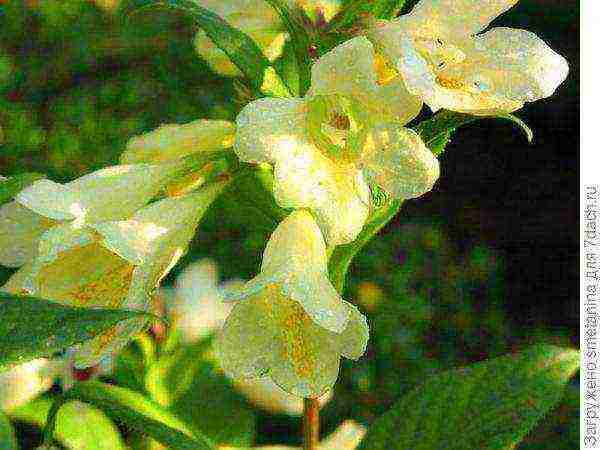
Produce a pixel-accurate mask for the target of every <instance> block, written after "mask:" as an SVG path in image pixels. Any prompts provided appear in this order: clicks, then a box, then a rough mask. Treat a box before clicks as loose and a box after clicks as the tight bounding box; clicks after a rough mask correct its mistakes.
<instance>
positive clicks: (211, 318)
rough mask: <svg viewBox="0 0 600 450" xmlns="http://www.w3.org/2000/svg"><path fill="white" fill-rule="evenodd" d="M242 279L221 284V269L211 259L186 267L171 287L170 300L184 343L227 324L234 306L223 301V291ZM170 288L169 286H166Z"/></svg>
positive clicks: (239, 282)
mask: <svg viewBox="0 0 600 450" xmlns="http://www.w3.org/2000/svg"><path fill="white" fill-rule="evenodd" d="M243 283H244V282H243V281H242V280H230V281H226V282H224V283H219V269H218V267H217V264H216V263H215V262H214V261H212V260H211V259H202V260H200V261H198V262H195V263H193V264H190V265H189V266H187V267H186V268H185V269H184V270H183V271H182V272H181V273H180V274H179V275H178V276H177V279H176V281H175V287H174V288H170V289H171V292H170V293H169V297H170V299H171V300H170V301H169V302H168V303H167V308H168V310H169V315H171V316H172V317H173V318H174V323H175V326H176V327H177V329H178V330H180V332H181V335H182V339H183V341H184V342H195V341H197V340H199V339H202V338H205V337H207V336H209V335H211V334H212V333H214V332H215V331H216V330H217V329H219V328H221V326H222V325H223V324H224V323H225V319H226V318H227V316H228V315H229V312H230V311H231V308H232V307H233V305H232V304H231V303H227V302H224V301H223V296H222V293H223V292H224V291H227V290H229V289H235V288H236V287H237V288H239V287H240V286H241V285H243ZM164 289H167V288H164Z"/></svg>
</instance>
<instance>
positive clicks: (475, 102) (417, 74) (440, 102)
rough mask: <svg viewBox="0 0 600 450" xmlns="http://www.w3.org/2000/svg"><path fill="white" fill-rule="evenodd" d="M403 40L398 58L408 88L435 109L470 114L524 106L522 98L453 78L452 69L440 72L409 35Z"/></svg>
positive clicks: (491, 113)
mask: <svg viewBox="0 0 600 450" xmlns="http://www.w3.org/2000/svg"><path fill="white" fill-rule="evenodd" d="M401 42H402V44H401V46H402V57H400V58H399V59H397V60H396V66H397V68H398V71H399V72H400V73H402V76H403V79H404V81H405V83H406V86H407V88H408V90H409V92H411V93H413V94H414V95H417V96H419V97H421V98H422V99H423V101H424V102H425V103H426V104H427V105H428V106H429V107H430V108H431V110H432V111H433V112H436V111H438V110H439V109H441V108H445V109H449V110H452V111H459V112H465V113H470V114H478V115H493V114H497V113H502V112H512V111H515V110H517V109H519V108H521V107H522V106H523V102H522V101H520V100H519V99H512V98H508V97H505V96H504V95H503V93H501V92H493V91H489V92H488V91H487V90H483V89H482V88H481V87H477V84H476V82H475V81H473V83H471V84H468V83H467V82H465V81H463V80H462V79H460V78H458V79H456V78H451V77H450V73H451V72H448V71H447V72H445V73H443V74H440V75H437V74H436V73H435V72H434V71H433V70H432V68H431V67H430V66H429V64H428V63H427V61H426V60H425V59H424V58H423V57H422V56H421V55H419V53H418V52H417V50H416V49H415V47H414V44H413V42H412V40H411V39H410V38H409V37H407V36H404V37H403V38H402V40H401ZM482 87H484V86H483V85H482Z"/></svg>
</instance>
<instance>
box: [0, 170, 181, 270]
mask: <svg viewBox="0 0 600 450" xmlns="http://www.w3.org/2000/svg"><path fill="white" fill-rule="evenodd" d="M169 173H170V172H169V170H165V168H164V167H159V166H154V165H147V164H136V165H123V166H114V167H109V168H106V169H102V170H98V171H96V172H92V173H90V174H88V175H85V176H83V177H81V178H77V179H76V180H74V181H71V182H70V183H67V184H64V185H63V184H59V183H55V182H53V181H50V180H47V179H43V180H39V181H37V182H35V183H33V184H32V185H31V186H29V187H27V188H25V189H24V190H23V191H21V192H20V193H19V194H17V196H16V197H15V200H14V201H12V202H10V203H7V204H4V205H2V206H1V207H0V264H2V265H5V266H9V267H19V266H22V265H23V264H25V263H26V262H28V261H30V260H31V259H32V258H33V257H34V256H35V255H36V253H37V251H38V242H39V239H40V237H41V236H42V235H43V234H44V233H45V232H46V231H48V230H50V229H52V228H53V227H55V226H58V225H61V226H64V225H68V228H71V232H75V229H82V228H83V226H84V225H85V224H89V223H94V222H99V221H106V220H118V219H121V218H125V217H128V216H129V215H131V214H132V213H133V212H135V211H136V210H138V209H139V208H141V207H142V206H144V205H145V204H146V203H148V201H149V200H150V199H151V198H152V197H154V196H155V195H156V194H157V193H158V191H159V190H160V189H161V187H162V186H163V185H164V184H165V181H166V180H167V179H168V176H169Z"/></svg>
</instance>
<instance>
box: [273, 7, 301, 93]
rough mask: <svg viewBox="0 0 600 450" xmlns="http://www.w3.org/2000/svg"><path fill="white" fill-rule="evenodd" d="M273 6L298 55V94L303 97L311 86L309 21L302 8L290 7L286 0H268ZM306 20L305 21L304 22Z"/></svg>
mask: <svg viewBox="0 0 600 450" xmlns="http://www.w3.org/2000/svg"><path fill="white" fill-rule="evenodd" d="M266 2H267V3H268V4H269V5H271V7H272V8H273V9H274V10H275V11H277V13H278V14H279V16H280V17H281V21H282V22H283V24H284V25H285V27H286V28H287V31H288V33H289V35H290V38H291V44H292V47H293V48H294V54H295V56H296V69H297V70H298V75H299V89H300V90H299V92H298V93H297V94H298V96H300V97H302V96H304V94H306V92H307V91H308V89H309V88H310V65H311V61H310V56H309V54H308V49H309V48H310V46H311V41H312V39H311V37H310V35H309V34H308V31H307V28H306V25H305V24H307V23H308V22H309V21H308V18H306V15H305V14H304V11H303V10H302V9H301V8H294V9H292V8H290V6H289V3H288V2H287V1H284V0H266ZM303 22H304V23H303Z"/></svg>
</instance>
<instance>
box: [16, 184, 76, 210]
mask: <svg viewBox="0 0 600 450" xmlns="http://www.w3.org/2000/svg"><path fill="white" fill-rule="evenodd" d="M15 200H16V201H17V202H18V203H20V204H21V205H23V206H25V207H26V208H28V209H30V210H31V211H33V212H35V213H37V214H39V215H41V216H44V217H47V218H49V219H53V220H71V219H74V218H76V217H78V216H80V215H82V207H81V205H80V204H79V203H78V202H77V201H76V200H75V199H74V196H73V193H72V192H69V190H68V189H67V188H66V187H65V186H64V185H62V184H59V183H55V182H54V181H51V180H46V179H42V180H38V181H36V182H35V183H33V184H31V185H30V186H27V187H26V188H25V189H23V190H22V191H21V192H19V193H18V194H17V195H16V196H15Z"/></svg>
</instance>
